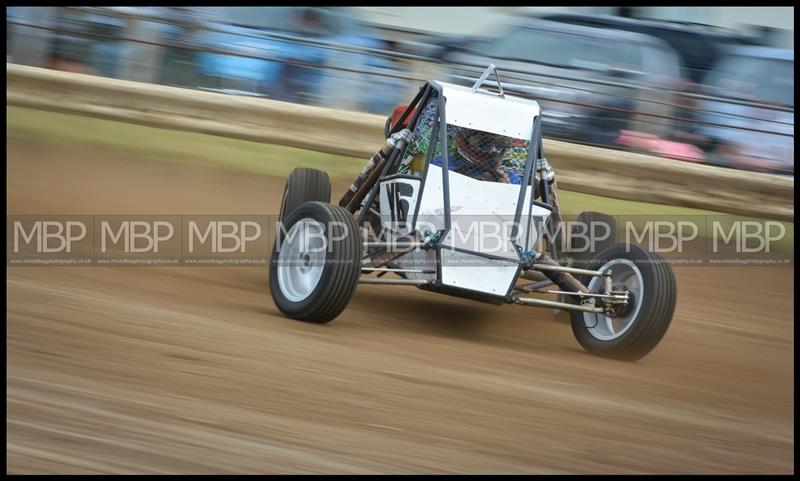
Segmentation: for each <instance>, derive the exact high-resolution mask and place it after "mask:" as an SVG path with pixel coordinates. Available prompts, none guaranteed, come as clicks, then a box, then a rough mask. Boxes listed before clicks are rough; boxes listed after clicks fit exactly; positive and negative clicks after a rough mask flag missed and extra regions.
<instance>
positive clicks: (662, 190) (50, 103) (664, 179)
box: [6, 64, 794, 220]
mask: <svg viewBox="0 0 800 481" xmlns="http://www.w3.org/2000/svg"><path fill="white" fill-rule="evenodd" d="M6 82H7V87H6V98H7V103H8V104H9V105H18V106H23V107H31V108H38V109H45V110H55V111H61V112H68V113H76V114H82V115H90V116H95V117H101V118H107V119H112V120H119V121H125V122H134V123H138V124H144V125H150V126H155V127H164V128H169V129H177V130H186V131H191V132H199V133H205V134H212V135H220V136H226V137H233V138H239V139H244V140H251V141H255V142H263V143H271V144H279V145H287V146H291V147H298V148H303V149H309V150H316V151H320V152H328V153H334V154H341V155H350V156H356V157H363V158H364V159H365V161H366V159H367V158H368V157H369V156H371V155H372V154H373V153H374V152H375V150H377V149H378V148H379V147H380V146H381V145H382V143H383V140H384V139H383V128H384V123H385V121H386V118H385V117H384V116H380V115H372V114H365V113H361V112H350V111H341V110H332V109H327V108H322V107H313V106H307V105H299V104H292V103H286V102H278V101H274V100H266V99H259V98H252V97H244V96H235V95H226V94H218V93H212V92H203V91H196V90H187V89H181V88H174V87H166V86H162V85H153V84H145V83H139V82H130V81H125V80H116V79H109V78H103V77H96V76H92V75H82V74H74V73H66V72H59V71H54V70H47V69H41V68H35V67H27V66H21V65H15V64H6ZM544 149H545V155H546V156H547V158H548V160H549V161H550V163H551V164H552V165H553V167H554V168H555V169H556V172H557V174H558V181H559V186H560V187H561V188H562V189H565V190H572V191H576V192H584V193H588V194H596V195H602V196H607V197H614V198H620V199H629V200H638V201H645V202H655V203H660V204H669V205H677V206H684V207H694V208H700V209H708V210H713V211H718V212H726V213H731V214H741V215H750V216H755V217H766V218H773V219H780V220H793V216H794V178H793V177H788V176H779V175H773V174H762V173H753V172H745V171H738V170H732V169H724V168H719V167H712V166H708V165H697V164H691V163H688V162H682V161H677V160H671V159H663V158H659V157H653V156H648V155H641V154H634V153H629V152H621V151H618V150H610V149H602V148H597V147H590V146H584V145H579V144H571V143H567V142H561V141H556V140H552V139H545V141H544ZM620 214H622V212H620Z"/></svg>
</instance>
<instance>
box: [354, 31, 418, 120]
mask: <svg viewBox="0 0 800 481" xmlns="http://www.w3.org/2000/svg"><path fill="white" fill-rule="evenodd" d="M384 50H386V51H388V52H397V50H398V49H397V42H393V41H387V42H385V43H384ZM408 70H409V69H408V66H407V65H406V64H405V62H404V61H403V60H402V59H401V58H398V57H393V56H390V55H385V56H384V55H374V56H373V57H372V63H371V65H370V71H371V72H373V73H375V74H376V75H372V76H368V77H367V78H366V81H367V82H368V83H369V84H370V85H371V88H368V89H367V91H366V95H365V96H366V99H365V105H364V107H365V110H366V111H367V112H370V113H373V114H388V113H389V112H391V111H392V109H393V108H394V107H395V106H396V105H397V104H398V103H399V102H402V101H404V100H406V99H405V98H402V97H401V96H400V95H399V94H400V93H402V92H403V91H404V89H405V86H406V84H407V81H405V80H404V79H402V78H397V77H396V75H398V74H403V73H404V72H407V71H408ZM382 73H383V74H386V75H380V74H382ZM390 75H395V76H390Z"/></svg>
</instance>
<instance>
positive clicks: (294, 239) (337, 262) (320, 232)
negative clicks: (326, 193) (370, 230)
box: [269, 202, 361, 323]
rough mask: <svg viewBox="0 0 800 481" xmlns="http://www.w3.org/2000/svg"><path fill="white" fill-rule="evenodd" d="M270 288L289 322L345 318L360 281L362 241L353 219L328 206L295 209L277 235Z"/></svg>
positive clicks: (345, 212)
mask: <svg viewBox="0 0 800 481" xmlns="http://www.w3.org/2000/svg"><path fill="white" fill-rule="evenodd" d="M275 245H276V249H274V250H273V252H272V258H271V261H270V270H269V287H270V292H271V293H272V299H273V301H274V302H275V305H276V306H277V307H278V309H280V311H281V312H282V313H283V314H285V315H286V316H288V317H291V318H294V319H300V320H303V321H309V322H316V323H325V322H328V321H331V320H333V319H334V318H336V316H338V315H339V314H341V312H342V311H343V310H344V308H345V307H347V304H348V303H349V302H350V298H351V297H352V296H353V292H355V290H356V286H357V285H358V278H359V276H360V275H361V236H360V235H359V230H358V225H357V224H356V220H355V218H354V217H353V215H352V214H351V213H350V212H349V211H347V210H346V209H344V208H342V207H339V206H334V205H331V204H328V203H324V202H306V203H304V204H301V205H300V206H299V207H297V208H296V209H294V210H293V211H292V212H291V213H290V214H289V215H288V217H287V218H286V220H285V222H284V223H283V229H279V230H278V233H277V235H276V243H275Z"/></svg>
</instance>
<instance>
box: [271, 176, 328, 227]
mask: <svg viewBox="0 0 800 481" xmlns="http://www.w3.org/2000/svg"><path fill="white" fill-rule="evenodd" d="M311 201H319V202H330V201H331V179H330V178H329V177H328V174H327V173H326V172H323V171H321V170H316V169H307V168H305V167H298V168H296V169H294V170H293V171H292V173H291V174H289V178H288V179H286V187H285V188H284V190H283V200H282V201H281V211H280V218H279V220H284V219H285V218H286V216H287V215H289V214H291V213H292V211H293V210H295V209H296V208H297V207H298V206H299V205H300V204H302V203H304V202H311Z"/></svg>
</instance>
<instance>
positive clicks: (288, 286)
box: [277, 217, 327, 302]
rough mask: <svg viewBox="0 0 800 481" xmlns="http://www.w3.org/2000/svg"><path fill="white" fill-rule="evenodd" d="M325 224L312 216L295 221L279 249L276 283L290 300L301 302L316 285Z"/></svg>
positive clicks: (323, 264)
mask: <svg viewBox="0 0 800 481" xmlns="http://www.w3.org/2000/svg"><path fill="white" fill-rule="evenodd" d="M326 248H327V242H326V241H325V228H324V226H323V225H322V224H321V223H319V222H317V221H316V220H314V219H311V218H308V217H306V218H303V219H300V220H299V221H298V222H296V223H295V224H294V225H293V226H292V227H291V228H290V229H289V232H287V233H286V236H285V237H284V239H283V243H282V244H281V250H280V252H279V253H278V266H277V273H278V287H279V288H280V290H281V293H282V294H283V295H284V297H286V299H288V300H289V301H291V302H301V301H303V300H305V299H306V298H308V296H310V295H311V293H312V292H314V289H316V287H317V284H319V280H320V279H321V278H322V271H323V268H324V267H325V253H326Z"/></svg>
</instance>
